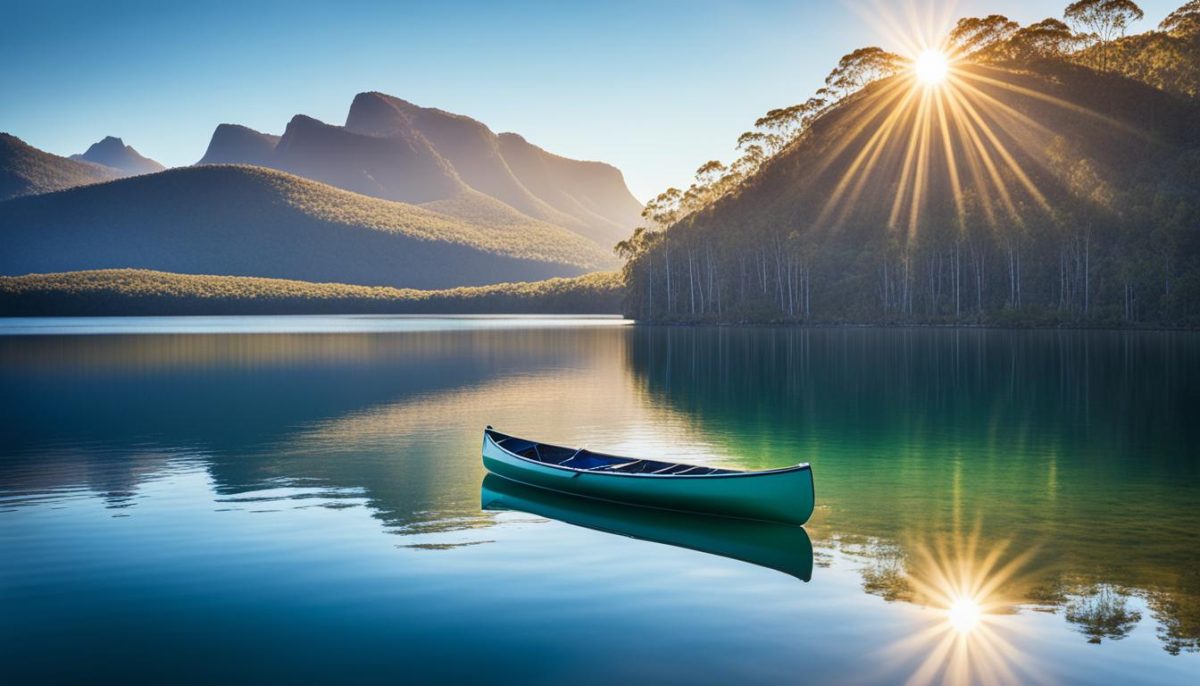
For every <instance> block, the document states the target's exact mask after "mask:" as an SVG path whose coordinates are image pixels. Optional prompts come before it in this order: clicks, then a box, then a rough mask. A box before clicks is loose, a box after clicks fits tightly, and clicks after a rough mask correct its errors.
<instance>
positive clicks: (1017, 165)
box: [627, 61, 1200, 323]
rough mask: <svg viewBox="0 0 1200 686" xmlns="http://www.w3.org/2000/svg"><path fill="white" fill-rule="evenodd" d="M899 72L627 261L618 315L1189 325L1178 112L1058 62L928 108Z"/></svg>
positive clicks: (1187, 201) (1191, 127)
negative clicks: (627, 294)
mask: <svg viewBox="0 0 1200 686" xmlns="http://www.w3.org/2000/svg"><path fill="white" fill-rule="evenodd" d="M905 78H906V76H897V77H893V78H891V79H887V80H883V81H880V82H877V83H875V84H872V85H871V86H868V87H867V88H866V89H864V90H863V91H862V92H860V93H858V94H856V95H854V96H852V97H850V98H848V99H847V100H846V101H844V102H842V103H841V104H839V105H838V106H836V107H834V108H833V109H831V110H830V111H828V112H826V113H825V114H824V115H823V116H821V117H820V118H818V119H817V120H816V121H814V122H813V123H812V125H811V126H810V128H809V129H808V130H807V131H806V132H805V133H804V135H803V136H802V137H801V138H800V139H799V140H798V141H797V142H796V143H794V144H793V145H792V146H791V147H790V148H787V149H785V150H783V151H782V152H781V153H780V154H779V155H777V156H776V157H775V158H773V159H772V160H770V161H768V162H767V163H766V164H765V165H764V167H763V168H762V169H761V170H760V171H759V173H758V174H757V175H755V176H753V177H751V178H750V179H749V180H748V181H747V182H746V183H745V184H743V186H742V187H741V188H739V189H738V190H737V191H735V192H733V193H731V194H729V195H727V196H725V197H724V198H722V199H720V200H718V201H717V202H715V203H714V204H713V205H712V206H711V207H709V208H707V209H706V210H704V211H701V212H699V213H697V214H695V215H692V216H691V217H688V218H687V219H686V220H685V221H684V222H682V223H681V224H679V225H676V226H674V227H672V228H670V229H668V230H667V231H666V233H665V237H664V236H663V235H659V236H657V237H656V240H655V241H654V243H653V245H652V246H650V247H648V248H647V249H645V250H644V251H643V254H642V255H640V256H639V257H638V258H637V259H635V260H634V262H633V263H631V264H630V265H629V266H628V271H627V273H628V275H629V276H630V277H631V284H632V287H633V291H634V293H633V295H632V297H631V300H630V303H629V306H630V312H631V313H635V314H638V315H639V316H643V317H651V318H659V317H670V318H686V319H692V318H733V319H789V318H798V319H812V320H822V321H864V322H865V321H914V320H921V321H975V322H979V321H986V322H999V321H1004V320H1005V318H1011V319H1019V320H1023V321H1030V322H1032V321H1037V322H1044V323H1056V322H1075V321H1089V322H1121V321H1125V322H1138V321H1155V322H1166V323H1170V322H1183V321H1193V320H1200V304H1197V300H1196V297H1197V296H1200V127H1197V126H1196V122H1197V121H1200V109H1198V108H1197V105H1196V103H1195V102H1194V101H1188V100H1185V99H1180V98H1177V97H1174V96H1172V95H1170V94H1167V93H1164V92H1162V91H1159V90H1155V89H1153V88H1149V87H1147V86H1145V85H1143V84H1140V83H1136V82H1134V81H1132V80H1129V79H1127V78H1123V77H1121V76H1119V75H1115V74H1101V73H1097V72H1094V71H1091V70H1089V69H1085V68H1082V67H1076V66H1072V65H1069V64H1066V63H1063V62H1058V61H1049V62H1042V63H1036V64H1032V65H1027V66H1025V67H1024V68H1022V69H1019V70H1018V69H1009V68H1004V67H982V66H972V67H962V68H961V69H960V70H959V73H958V74H957V76H956V79H957V80H956V81H954V82H952V83H951V85H949V86H947V87H946V88H954V89H955V90H954V92H953V94H952V95H946V94H943V95H942V96H940V97H941V99H940V105H939V100H938V97H939V96H936V95H934V96H932V97H929V98H928V99H927V98H924V97H923V96H922V92H923V91H922V90H921V87H920V86H916V87H913V86H909V85H907V82H906V81H905V80H904V79H905ZM939 112H940V113H939ZM731 227H736V229H737V230H736V231H732V230H730V229H731ZM668 251H669V254H668ZM668 260H673V261H672V262H670V264H671V271H670V278H671V280H672V286H671V289H670V291H669V292H670V301H669V302H668V301H667V297H668V296H667V293H668V288H667V283H666V279H667V274H668V272H667V264H668ZM652 267H653V268H654V271H653V272H651V268H652ZM651 274H653V276H651ZM651 284H653V289H654V291H653V292H654V296H653V300H652V299H651V295H650V290H651Z"/></svg>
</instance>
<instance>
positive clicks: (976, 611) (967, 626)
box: [946, 596, 983, 634]
mask: <svg viewBox="0 0 1200 686" xmlns="http://www.w3.org/2000/svg"><path fill="white" fill-rule="evenodd" d="M946 619H947V620H948V621H949V622H950V626H952V627H954V629H955V630H957V631H958V633H960V634H965V633H967V632H969V631H971V629H974V628H975V627H976V626H977V625H978V624H979V622H980V621H981V620H982V619H983V608H982V607H980V606H979V601H977V600H975V599H974V598H969V597H965V596H964V597H961V598H958V599H957V600H955V601H954V603H953V604H952V605H951V606H950V607H949V608H948V609H947V610H946Z"/></svg>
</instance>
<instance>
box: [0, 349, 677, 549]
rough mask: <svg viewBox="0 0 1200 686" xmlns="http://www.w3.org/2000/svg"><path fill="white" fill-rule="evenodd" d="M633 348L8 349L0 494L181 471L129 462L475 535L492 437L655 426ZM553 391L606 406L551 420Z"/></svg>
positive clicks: (561, 408)
mask: <svg viewBox="0 0 1200 686" xmlns="http://www.w3.org/2000/svg"><path fill="white" fill-rule="evenodd" d="M622 336H623V333H622V332H621V331H619V330H607V331H606V330H591V331H589V330H584V331H566V330H564V331H553V330H549V331H547V330H534V331H529V330H526V331H522V330H508V331H505V330H496V331H486V330H466V331H442V332H409V333H404V334H400V335H387V334H378V335H333V334H331V335H271V334H260V335H213V336H205V335H185V336H98V337H91V338H75V337H34V338H22V337H0V391H2V393H0V419H2V420H3V421H0V444H2V445H4V446H5V451H6V454H5V455H4V457H3V458H2V459H0V484H3V486H4V488H5V489H6V490H10V491H13V492H17V493H33V492H41V493H45V492H53V491H58V490H76V489H91V490H94V491H100V492H103V493H110V494H113V493H117V494H119V493H129V492H132V491H134V490H136V488H137V484H138V482H139V481H140V480H141V479H143V478H146V477H149V476H153V475H154V474H156V473H160V472H161V470H162V469H164V468H166V467H168V466H169V465H167V463H166V460H165V459H163V460H161V461H160V462H159V463H158V464H157V468H154V467H153V466H151V465H150V463H148V462H147V461H145V460H141V459H132V458H131V457H130V455H131V454H134V455H136V454H140V453H146V454H148V455H150V454H162V455H165V456H167V457H173V458H175V459H179V460H192V461H198V462H199V463H200V464H202V465H203V466H204V467H205V468H206V469H207V471H208V472H209V474H210V476H211V478H212V480H213V482H214V487H215V489H216V490H217V492H218V493H219V494H221V495H222V496H232V495H236V494H244V493H249V492H253V491H258V490H264V489H275V488H280V487H288V486H298V487H304V488H311V487H317V488H323V489H332V490H331V492H337V491H338V490H339V489H345V490H346V491H347V492H353V493H361V494H365V497H366V499H367V501H368V503H369V505H370V507H371V508H372V509H373V510H375V512H376V514H377V516H379V517H380V518H381V519H382V520H383V521H384V522H385V523H386V524H387V525H388V526H389V527H393V528H400V529H403V530H404V531H406V532H419V531H432V530H438V529H442V528H447V527H449V528H455V527H461V526H473V525H476V524H479V523H481V522H486V521H487V519H488V518H487V517H482V516H481V515H480V514H479V507H478V484H479V480H480V479H481V478H482V475H483V472H482V466H481V464H480V459H479V443H480V440H481V433H480V432H481V430H482V427H483V426H485V425H486V424H488V423H489V422H499V423H505V424H511V425H526V426H527V425H528V424H529V420H528V417H529V416H533V415H537V414H541V415H542V418H541V420H540V421H541V424H540V426H537V427H536V432H537V433H538V434H539V435H547V436H565V435H567V433H568V432H569V431H571V430H572V428H573V427H576V426H579V425H581V424H585V423H586V422H587V421H588V420H589V418H593V417H595V416H599V415H601V414H602V413H604V412H612V411H614V410H616V411H618V412H624V413H626V414H628V415H630V416H634V417H642V418H643V419H641V420H640V423H642V424H654V423H655V422H654V421H652V420H649V419H645V416H646V409H645V408H644V406H643V405H642V404H641V403H640V402H639V401H638V400H637V398H636V396H634V395H633V394H631V393H630V392H629V389H628V377H627V376H626V375H625V374H623V373H622V371H621V370H622V369H623V363H622V360H621V355H622V354H623V351H624V348H623V345H622V343H621V340H622ZM547 388H557V389H561V391H562V393H563V394H564V396H571V395H573V394H574V392H575V389H578V388H591V389H595V390H596V391H597V392H596V393H593V394H587V395H584V396H581V397H579V398H577V399H575V400H574V401H573V402H561V403H558V407H557V409H556V410H555V411H553V412H545V411H540V412H539V410H541V404H542V403H543V402H544V398H545V393H546V389H547ZM56 446H66V448H62V449H60V448H58V447H56ZM51 463H52V464H53V465H54V467H53V468H51V467H50V466H49V465H50V464H51ZM147 467H151V468H147ZM281 497H283V498H284V499H286V498H287V497H288V496H287V494H286V493H285V494H284V495H283V496H281Z"/></svg>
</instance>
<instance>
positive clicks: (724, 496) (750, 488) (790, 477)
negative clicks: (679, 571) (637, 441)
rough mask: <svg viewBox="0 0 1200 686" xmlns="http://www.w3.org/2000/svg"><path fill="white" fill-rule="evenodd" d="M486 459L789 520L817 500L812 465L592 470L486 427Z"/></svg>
mask: <svg viewBox="0 0 1200 686" xmlns="http://www.w3.org/2000/svg"><path fill="white" fill-rule="evenodd" d="M483 464H484V466H485V467H486V468H487V470H488V471H489V472H491V473H492V474H495V475H496V476H500V477H503V478H505V479H509V480H512V481H516V482H518V483H523V484H527V485H529V486H536V487H538V488H545V489H549V490H552V491H558V492H561V493H569V494H571V495H578V496H584V497H588V498H596V499H599V500H607V501H611V502H616V503H626V504H632V505H640V506H643V507H656V508H661V509H666V510H677V511H680V512H699V513H705V514H716V515H721V516H725V517H740V518H743V519H756V520H761V521H769V522H784V523H787V524H804V523H805V522H807V521H808V518H809V517H810V516H812V511H813V505H814V493H813V479H812V470H811V469H809V467H808V466H807V465H802V466H797V467H792V468H789V469H778V470H771V471H768V472H738V473H733V474H719V475H711V476H653V475H637V474H614V473H588V472H584V471H579V470H570V469H563V468H559V467H554V466H551V465H547V464H544V463H541V462H536V461H534V460H530V459H527V458H522V457H520V456H517V455H514V454H512V453H510V452H508V451H506V450H504V448H502V447H501V446H499V445H497V444H496V441H495V440H494V439H493V438H492V436H491V434H490V433H488V432H484V438H483Z"/></svg>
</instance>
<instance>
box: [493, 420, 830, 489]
mask: <svg viewBox="0 0 1200 686" xmlns="http://www.w3.org/2000/svg"><path fill="white" fill-rule="evenodd" d="M483 433H484V436H485V437H486V438H487V440H488V441H491V443H492V445H494V446H495V447H496V449H497V450H500V451H502V452H504V454H505V455H509V456H511V457H513V458H515V459H518V460H522V461H524V462H528V463H530V464H534V465H540V466H542V467H548V468H551V469H558V470H562V471H564V472H574V473H575V474H591V475H595V476H623V477H641V478H650V479H728V478H739V477H741V478H745V477H753V476H770V475H774V474H787V473H789V472H798V471H804V470H811V469H812V466H811V465H810V464H809V463H807V462H802V463H800V464H796V465H792V466H790V467H779V468H777V469H765V470H761V471H734V472H726V473H723V474H652V473H648V472H640V473H639V472H618V471H597V470H592V469H579V468H577V467H565V466H562V465H557V464H554V463H553V462H543V461H541V460H535V459H533V458H530V457H525V456H524V455H518V454H517V453H514V452H512V451H511V450H508V449H507V448H505V447H504V446H502V445H500V443H499V442H498V441H497V440H496V438H495V436H493V434H495V435H499V436H503V437H504V438H517V439H518V440H523V441H529V439H527V438H519V437H518V436H513V435H511V434H506V433H502V432H500V431H496V430H495V429H492V428H490V427H489V428H487V429H485V430H484V432H483ZM529 442H530V443H534V444H536V445H550V444H549V443H540V442H538V441H529ZM554 447H561V446H554ZM581 450H582V448H581ZM596 454H601V455H605V456H607V457H616V458H621V459H630V460H637V459H639V458H635V457H624V456H620V455H608V453H596ZM672 464H685V463H682V462H676V463H672ZM688 466H699V465H688ZM527 485H528V484H527Z"/></svg>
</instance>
